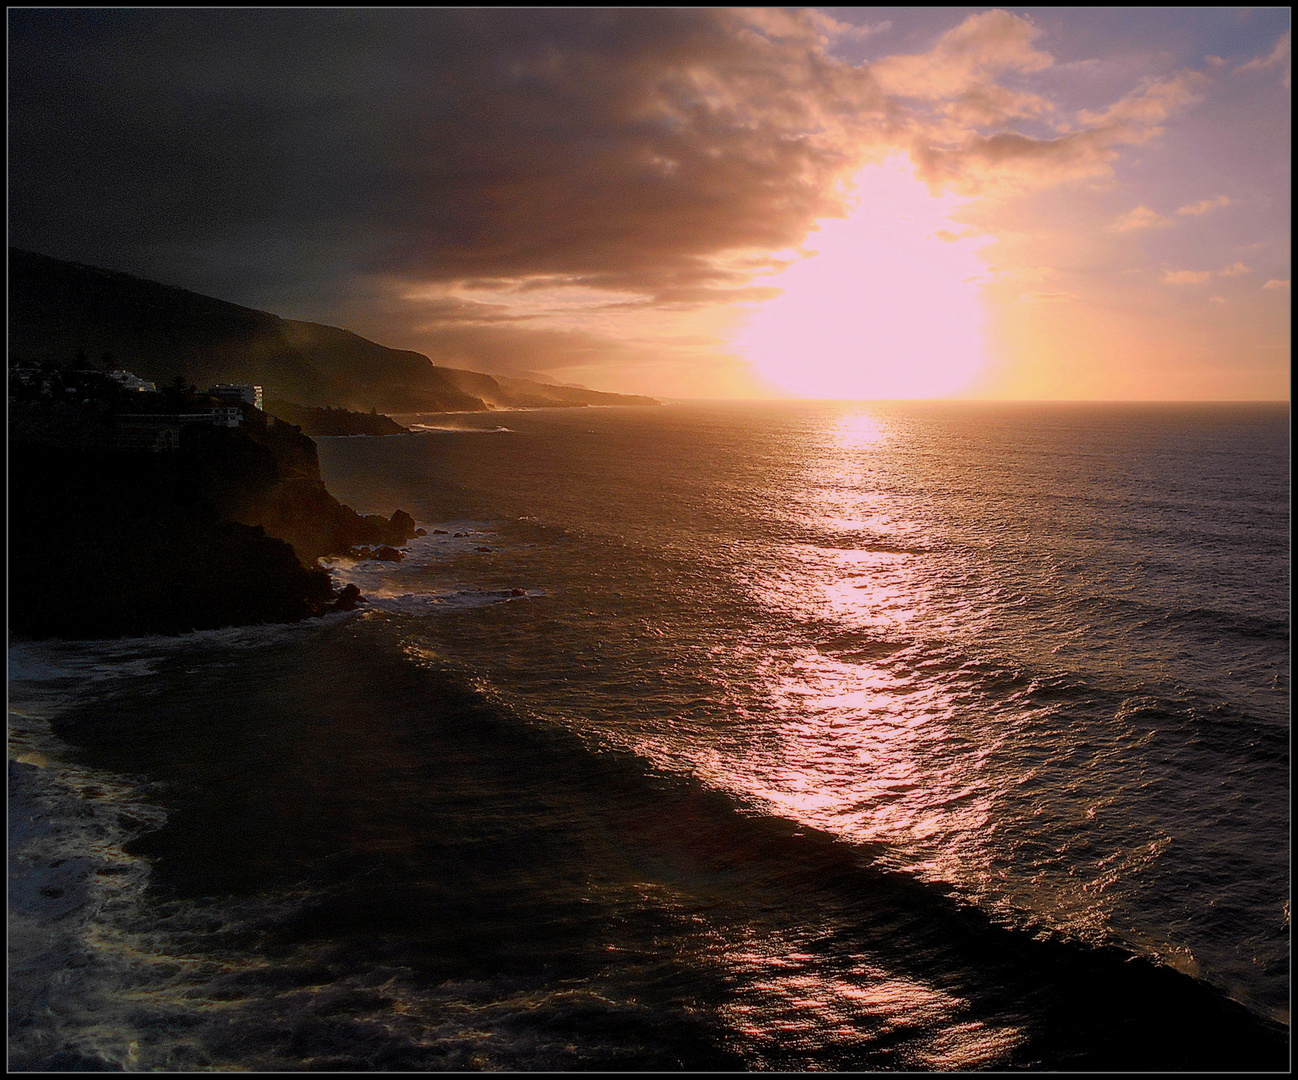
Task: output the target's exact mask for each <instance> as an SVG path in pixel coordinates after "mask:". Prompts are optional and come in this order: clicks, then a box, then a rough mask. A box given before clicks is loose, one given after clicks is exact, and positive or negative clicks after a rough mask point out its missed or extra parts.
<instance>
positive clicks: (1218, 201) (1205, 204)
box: [1176, 195, 1230, 217]
mask: <svg viewBox="0 0 1298 1080" xmlns="http://www.w3.org/2000/svg"><path fill="white" fill-rule="evenodd" d="M1229 205H1230V196H1228V195H1218V196H1216V198H1212V199H1200V200H1199V201H1198V202H1196V203H1187V204H1186V205H1185V206H1182V207H1180V208H1179V209H1178V210H1177V211H1176V212H1177V213H1178V214H1182V215H1187V214H1188V215H1190V216H1192V217H1201V216H1202V215H1204V214H1206V213H1208V212H1209V211H1210V210H1217V209H1219V208H1220V207H1223V206H1229Z"/></svg>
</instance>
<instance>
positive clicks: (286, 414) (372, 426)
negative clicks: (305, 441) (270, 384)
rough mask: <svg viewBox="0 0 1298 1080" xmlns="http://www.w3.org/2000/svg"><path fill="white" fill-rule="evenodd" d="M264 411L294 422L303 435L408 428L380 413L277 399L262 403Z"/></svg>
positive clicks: (387, 431) (398, 431)
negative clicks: (264, 404)
mask: <svg viewBox="0 0 1298 1080" xmlns="http://www.w3.org/2000/svg"><path fill="white" fill-rule="evenodd" d="M266 411H267V412H268V413H270V414H271V415H272V416H277V417H279V419H281V420H283V421H285V422H286V423H289V424H296V425H297V426H298V427H300V428H301V429H302V433H303V434H304V435H326V436H327V435H402V434H408V433H409V431H410V429H409V428H408V427H403V426H402V425H400V424H398V423H397V422H396V421H395V420H393V419H392V417H390V416H384V415H383V414H382V413H380V412H367V413H365V412H353V411H352V410H351V409H335V408H325V409H318V408H314V407H313V406H310V405H295V404H293V402H291V401H282V400H280V399H278V398H272V399H271V400H269V401H267V402H266Z"/></svg>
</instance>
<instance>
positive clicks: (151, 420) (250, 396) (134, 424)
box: [109, 371, 274, 451]
mask: <svg viewBox="0 0 1298 1080" xmlns="http://www.w3.org/2000/svg"><path fill="white" fill-rule="evenodd" d="M109 378H111V379H113V380H114V381H116V382H118V383H121V385H122V386H125V387H127V389H131V390H139V391H141V392H144V391H154V390H156V389H157V387H156V386H154V384H153V383H151V382H148V381H146V380H144V379H140V378H137V377H136V376H135V375H133V374H131V372H129V371H114V372H111V373H110V374H109ZM206 392H207V396H208V397H215V398H220V399H221V400H223V401H226V402H229V404H228V405H220V406H216V407H215V408H210V409H203V410H202V411H201V412H193V413H118V414H117V424H116V427H117V438H116V442H117V443H118V444H119V445H120V447H121V449H140V450H154V451H164V450H175V449H178V448H179V446H180V429H181V428H182V427H184V426H185V425H187V424H211V425H213V426H214V427H228V428H237V427H238V426H239V425H240V424H241V423H243V408H242V406H243V405H251V406H252V407H253V408H255V409H257V410H259V411H260V409H261V406H262V401H263V395H262V388H261V387H260V386H252V385H250V384H248V383H217V384H216V385H215V386H209V387H208V388H207V391H206ZM265 419H266V421H267V422H270V423H274V418H273V417H269V416H268V417H266V418H265Z"/></svg>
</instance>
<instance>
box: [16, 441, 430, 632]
mask: <svg viewBox="0 0 1298 1080" xmlns="http://www.w3.org/2000/svg"><path fill="white" fill-rule="evenodd" d="M27 419H28V421H29V427H31V428H32V430H33V431H36V430H37V426H36V418H35V417H34V416H28V417H27ZM74 427H75V425H74ZM51 430H52V431H54V432H55V436H56V437H47V438H44V439H35V438H33V439H21V438H20V439H17V440H11V443H10V448H9V450H10V459H9V466H10V489H9V500H10V501H9V512H10V533H9V539H10V605H9V625H10V628H11V630H13V631H14V632H16V633H18V634H20V635H25V636H30V637H51V636H54V637H65V638H94V637H117V636H121V635H126V634H144V633H180V632H185V631H188V630H196V629H210V628H215V627H221V626H237V625H248V624H253V623H262V622H292V621H296V620H298V619H302V618H306V617H308V616H312V615H319V614H322V613H323V612H325V611H326V610H349V608H347V607H339V606H337V605H338V604H341V603H343V602H344V597H345V596H347V595H348V594H347V592H346V590H344V595H343V596H339V597H338V598H335V597H334V590H333V586H332V583H331V582H330V579H329V575H328V574H327V573H326V572H325V571H324V570H321V569H318V568H317V567H316V565H315V563H316V559H317V558H319V557H320V556H322V555H331V554H343V553H345V552H346V551H348V550H349V549H350V548H351V547H353V546H354V545H356V544H360V543H368V544H375V545H399V544H402V543H405V542H406V541H407V540H409V539H410V538H411V537H412V536H413V534H414V532H415V529H414V521H413V519H412V518H411V517H410V515H409V514H404V513H403V514H400V515H397V514H394V515H393V517H392V518H391V519H388V518H383V517H380V516H378V515H369V516H366V517H362V516H361V515H359V514H357V513H356V512H355V511H354V510H352V509H351V508H350V507H347V506H344V505H342V504H341V503H339V502H338V500H337V499H335V498H334V497H333V496H332V495H330V494H329V492H328V491H327V490H325V487H324V484H323V483H322V482H321V479H320V472H319V466H318V462H317V458H316V450H315V444H314V443H313V442H312V441H311V440H310V439H309V438H307V437H306V436H305V435H303V434H301V433H300V432H298V431H296V430H294V429H292V428H289V427H286V426H283V425H276V426H273V427H262V426H259V425H256V424H244V425H243V426H241V427H240V428H236V429H227V428H215V427H211V426H208V425H197V426H192V427H188V428H186V429H185V430H184V437H183V439H182V442H181V446H180V449H179V450H176V451H173V452H170V453H150V452H147V451H133V452H132V451H114V450H109V449H103V448H95V449H88V448H87V447H86V446H83V445H80V444H78V443H76V442H75V441H73V442H71V443H60V441H59V439H58V438H57V435H58V433H59V432H61V430H62V428H60V427H58V426H57V425H55V427H54V428H51V429H47V432H46V433H47V435H48V432H49V431H51ZM393 550H395V548H393ZM398 557H399V553H398ZM357 599H358V596H355V597H352V599H351V600H350V601H347V602H348V603H350V604H351V606H353V607H354V604H355V601H356V600H357Z"/></svg>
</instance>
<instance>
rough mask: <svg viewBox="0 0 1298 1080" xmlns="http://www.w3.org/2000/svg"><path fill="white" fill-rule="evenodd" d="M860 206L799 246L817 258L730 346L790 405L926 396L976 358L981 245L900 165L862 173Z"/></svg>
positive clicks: (963, 375)
mask: <svg viewBox="0 0 1298 1080" xmlns="http://www.w3.org/2000/svg"><path fill="white" fill-rule="evenodd" d="M857 192H858V196H859V202H858V204H857V206H856V208H855V210H854V211H853V212H852V214H851V215H850V216H849V217H848V218H845V219H842V218H831V219H828V220H825V221H822V222H821V223H820V228H819V230H818V231H817V232H816V233H815V234H813V235H812V236H811V237H810V238H809V239H808V241H807V244H808V246H809V247H810V248H812V249H814V251H815V252H816V254H814V255H810V256H808V257H807V258H805V259H803V260H802V261H800V262H797V263H795V264H794V265H792V266H790V267H788V268H787V269H785V270H783V271H781V272H780V273H779V274H777V275H775V276H774V277H772V278H771V279H770V281H769V284H770V285H772V286H775V287H778V288H781V289H783V290H784V291H783V293H782V294H781V295H779V296H777V297H775V298H774V299H771V300H768V301H766V302H764V303H763V304H761V305H760V306H759V307H757V309H756V310H755V311H754V313H753V315H752V317H751V319H750V320H749V321H748V324H747V325H746V326H745V327H744V329H743V330H742V331H740V333H739V334H738V336H737V337H736V339H735V343H736V345H737V346H738V347H739V349H740V350H741V351H742V352H743V354H744V355H745V356H746V357H747V359H748V360H749V362H750V363H751V364H752V365H753V367H754V368H755V369H756V371H757V372H758V373H759V374H760V375H761V376H762V377H763V378H764V379H766V380H767V381H768V382H769V383H771V384H773V385H774V386H776V387H778V388H779V389H780V390H782V391H784V392H786V393H789V394H793V395H795V396H797V397H807V398H835V399H840V400H879V399H897V398H902V399H907V398H933V397H942V396H945V395H949V394H953V393H956V392H958V391H959V390H961V389H963V388H964V387H965V386H967V385H968V384H969V383H970V382H971V381H972V379H973V378H974V376H975V375H976V374H977V373H978V371H979V369H980V367H981V366H982V361H983V352H982V311H981V308H980V305H979V297H978V294H979V281H980V279H981V277H982V276H983V275H984V273H985V268H984V267H983V266H982V264H981V263H980V261H979V260H978V257H977V252H976V249H977V247H978V246H979V241H978V240H977V239H974V238H972V237H969V236H967V235H961V232H962V231H963V229H964V227H963V226H961V225H958V224H956V223H955V222H953V221H952V220H951V217H950V215H951V213H952V211H953V209H954V207H955V204H956V203H957V202H958V199H956V198H955V197H953V196H939V197H935V196H933V195H931V194H930V193H929V191H928V188H927V187H926V186H925V185H924V184H923V182H921V181H920V180H918V179H917V178H916V177H915V175H914V172H913V170H912V169H911V167H910V165H909V163H908V162H907V161H906V159H905V158H904V157H900V156H898V157H893V158H890V159H888V160H887V161H885V162H884V163H882V164H880V165H872V166H869V167H867V168H865V169H863V170H862V171H861V172H860V173H859V174H858V176H857Z"/></svg>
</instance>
